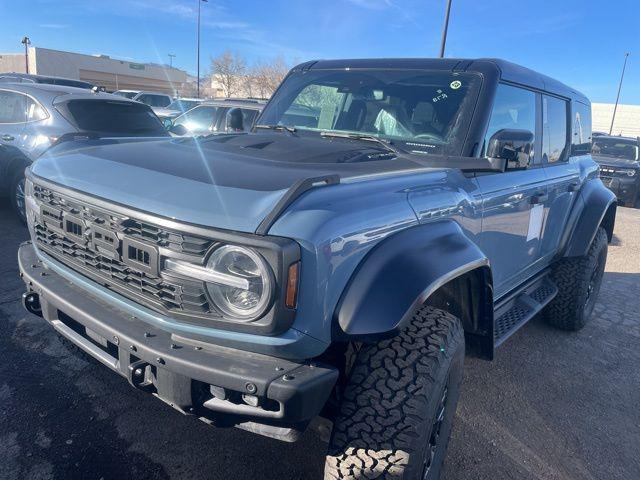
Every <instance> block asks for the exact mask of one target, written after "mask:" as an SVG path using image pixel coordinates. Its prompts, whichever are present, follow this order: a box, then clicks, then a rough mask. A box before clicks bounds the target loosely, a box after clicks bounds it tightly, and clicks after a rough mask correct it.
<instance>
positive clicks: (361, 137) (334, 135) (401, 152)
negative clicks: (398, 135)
mask: <svg viewBox="0 0 640 480" xmlns="http://www.w3.org/2000/svg"><path fill="white" fill-rule="evenodd" d="M320 136H321V137H325V138H348V139H351V140H364V141H366V142H375V143H377V144H379V145H382V146H383V147H384V148H385V149H387V150H388V151H390V152H391V153H395V154H396V155H398V156H402V155H404V154H405V153H406V152H405V151H404V150H402V149H400V148H398V147H396V146H394V145H393V143H392V142H391V140H385V139H383V138H380V137H376V136H375V135H366V134H360V133H341V132H327V131H325V132H320Z"/></svg>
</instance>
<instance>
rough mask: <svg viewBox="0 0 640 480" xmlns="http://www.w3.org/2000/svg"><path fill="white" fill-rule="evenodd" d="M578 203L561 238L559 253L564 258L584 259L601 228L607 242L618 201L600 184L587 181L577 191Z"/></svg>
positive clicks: (610, 236) (594, 181) (610, 234)
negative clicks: (606, 237) (605, 233)
mask: <svg viewBox="0 0 640 480" xmlns="http://www.w3.org/2000/svg"><path fill="white" fill-rule="evenodd" d="M580 200H581V201H580V203H578V202H576V206H575V207H574V210H573V212H572V213H571V216H570V221H569V222H567V227H566V230H565V233H564V235H563V243H562V245H563V247H562V249H561V250H560V251H561V252H562V256H564V257H579V256H582V255H585V254H586V253H587V251H588V250H589V246H590V245H591V243H592V242H593V239H594V238H595V236H596V232H597V231H598V228H599V227H600V226H601V225H603V226H604V227H605V230H607V236H608V237H609V241H611V238H612V235H613V227H614V224H615V215H616V208H617V199H616V196H615V194H614V193H613V192H612V191H611V190H609V189H608V188H607V187H605V186H604V184H603V183H602V180H600V179H599V178H598V179H594V180H590V181H588V182H587V183H586V184H585V185H584V186H583V187H582V189H581V190H580Z"/></svg>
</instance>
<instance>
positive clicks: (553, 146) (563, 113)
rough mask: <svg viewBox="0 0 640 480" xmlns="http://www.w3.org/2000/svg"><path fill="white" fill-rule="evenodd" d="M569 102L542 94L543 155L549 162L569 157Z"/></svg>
mask: <svg viewBox="0 0 640 480" xmlns="http://www.w3.org/2000/svg"><path fill="white" fill-rule="evenodd" d="M566 153H567V102H566V101H565V100H561V99H559V98H555V97H549V96H547V95H543V96H542V155H543V156H546V157H547V162H549V163H555V162H561V161H564V160H566V159H567V155H566Z"/></svg>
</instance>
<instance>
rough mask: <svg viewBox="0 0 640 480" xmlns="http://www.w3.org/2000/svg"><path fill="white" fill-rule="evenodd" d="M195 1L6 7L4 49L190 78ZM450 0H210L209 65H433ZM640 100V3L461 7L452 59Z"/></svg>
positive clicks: (471, 0) (77, 0) (44, 1)
mask: <svg viewBox="0 0 640 480" xmlns="http://www.w3.org/2000/svg"><path fill="white" fill-rule="evenodd" d="M196 1H197V0H188V1H186V0H148V1H143V0H119V1H118V0H115V1H104V0H103V1H94V0H68V1H64V0H0V52H4V53H8V52H17V51H20V49H21V45H20V39H21V38H22V36H24V35H28V36H29V37H30V38H31V40H32V42H33V44H34V45H35V46H39V47H46V48H54V49H59V50H70V51H75V52H81V53H88V54H95V53H103V54H107V55H111V56H112V57H116V58H120V59H130V60H135V61H139V62H147V61H151V62H161V63H167V62H168V57H167V53H175V54H176V55H177V56H176V58H175V61H174V64H175V65H176V66H177V67H180V68H183V69H185V70H187V71H189V72H191V73H194V72H195V70H196V61H195V39H196V35H195V9H196V6H197V3H196ZM444 5H445V0H315V1H314V0H210V1H209V3H203V4H202V12H203V17H202V19H203V20H202V24H203V29H202V57H201V58H202V68H203V71H206V70H208V66H209V63H210V62H209V57H210V56H212V55H213V56H215V55H217V54H219V53H221V52H222V51H224V50H225V49H230V50H232V51H236V52H239V53H241V54H243V55H244V56H246V57H247V58H248V59H249V60H254V59H259V58H269V57H275V56H277V55H282V56H284V57H285V59H286V60H287V61H288V62H290V63H293V62H298V61H304V60H307V59H312V58H348V57H429V56H436V55H437V53H438V48H439V42H440V32H441V26H442V19H443V14H444ZM625 51H629V52H631V56H630V57H629V64H628V68H627V75H626V77H625V83H624V86H623V92H622V97H621V102H623V103H635V104H640V0H610V1H608V2H607V1H596V0H555V1H554V0H533V1H530V0H453V7H452V11H451V24H450V29H449V41H448V47H447V56H450V57H501V58H505V59H508V60H512V61H514V62H517V63H521V64H524V65H526V66H529V67H531V68H534V69H536V70H539V71H541V72H543V73H546V74H548V75H551V76H553V77H556V78H558V79H559V80H561V81H564V82H565V83H567V84H569V85H571V86H573V87H575V88H578V89H579V90H582V91H583V92H584V93H586V94H587V95H588V96H589V97H590V98H591V100H592V101H595V102H613V101H614V100H615V94H616V88H617V82H618V79H619V76H620V69H621V67H622V61H623V55H624V52H625Z"/></svg>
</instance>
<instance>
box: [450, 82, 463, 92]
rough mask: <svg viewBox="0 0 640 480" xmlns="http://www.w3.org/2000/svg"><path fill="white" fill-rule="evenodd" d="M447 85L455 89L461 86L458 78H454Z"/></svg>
mask: <svg viewBox="0 0 640 480" xmlns="http://www.w3.org/2000/svg"><path fill="white" fill-rule="evenodd" d="M449 86H450V87H451V88H452V89H454V90H457V89H459V88H460V87H461V86H462V82H461V81H460V80H454V81H453V82H451V84H450V85H449Z"/></svg>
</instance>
